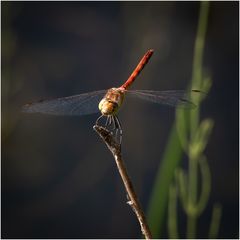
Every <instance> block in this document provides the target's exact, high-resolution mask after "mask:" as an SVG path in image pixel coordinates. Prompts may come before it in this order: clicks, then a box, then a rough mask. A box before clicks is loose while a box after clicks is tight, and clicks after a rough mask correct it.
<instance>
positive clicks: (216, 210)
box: [209, 204, 222, 239]
mask: <svg viewBox="0 0 240 240" xmlns="http://www.w3.org/2000/svg"><path fill="white" fill-rule="evenodd" d="M221 216H222V206H221V205H219V204H215V205H214V206H213V212H212V220H211V225H210V229H209V239H213V238H216V237H217V235H218V231H219V226H220V220H221Z"/></svg>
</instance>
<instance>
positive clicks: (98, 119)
mask: <svg viewBox="0 0 240 240" xmlns="http://www.w3.org/2000/svg"><path fill="white" fill-rule="evenodd" d="M102 117H104V115H101V116H100V117H98V118H97V120H96V123H95V124H96V125H98V126H99V125H100V124H99V121H100V119H101V118H102Z"/></svg>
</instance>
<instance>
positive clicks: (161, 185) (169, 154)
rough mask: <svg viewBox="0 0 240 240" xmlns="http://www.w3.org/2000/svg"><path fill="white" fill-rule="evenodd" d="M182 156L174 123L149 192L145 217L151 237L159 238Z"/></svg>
mask: <svg viewBox="0 0 240 240" xmlns="http://www.w3.org/2000/svg"><path fill="white" fill-rule="evenodd" d="M181 157H182V148H181V144H180V141H179V138H178V133H177V130H176V126H175V124H174V126H173V128H172V130H171V133H170V137H169V139H168V144H167V147H166V150H165V152H164V155H163V159H162V161H161V164H160V166H159V168H158V173H157V177H156V180H155V183H154V187H153V191H152V194H151V198H150V202H149V206H148V212H147V219H148V222H149V226H150V229H151V232H152V235H153V238H160V237H161V234H162V232H163V226H164V223H165V221H166V220H165V219H166V209H167V202H168V194H169V186H170V184H171V182H172V180H173V178H174V173H175V169H176V168H177V166H178V164H179V162H180V160H181Z"/></svg>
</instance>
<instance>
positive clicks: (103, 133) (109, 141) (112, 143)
mask: <svg viewBox="0 0 240 240" xmlns="http://www.w3.org/2000/svg"><path fill="white" fill-rule="evenodd" d="M93 129H94V130H95V131H96V132H97V133H98V135H99V136H100V138H101V139H102V140H103V141H104V143H105V144H106V145H107V147H108V149H109V150H110V152H111V153H112V155H113V157H114V159H115V162H116V164H117V168H118V171H119V173H120V176H121V178H122V181H123V184H124V187H125V189H126V192H127V197H128V198H129V199H128V201H127V204H128V205H129V206H131V207H132V209H133V211H134V213H135V214H136V216H137V219H138V221H139V224H140V226H141V231H142V234H143V235H144V237H145V238H146V239H151V238H152V235H151V232H150V229H149V227H148V224H147V221H146V218H145V215H144V213H143V210H142V208H141V205H140V202H139V201H138V198H137V195H136V193H135V190H134V188H133V185H132V182H131V180H130V177H129V176H128V173H127V169H126V167H125V164H124V162H123V159H122V156H121V144H119V143H117V142H116V140H115V138H114V135H113V134H112V132H110V131H109V130H108V129H106V128H104V127H102V126H99V125H94V126H93Z"/></svg>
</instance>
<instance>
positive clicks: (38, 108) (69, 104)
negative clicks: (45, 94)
mask: <svg viewBox="0 0 240 240" xmlns="http://www.w3.org/2000/svg"><path fill="white" fill-rule="evenodd" d="M106 92H107V90H100V91H96V92H89V93H83V94H79V95H73V96H70V97H63V98H56V99H52V100H41V101H39V102H34V103H29V104H26V105H24V106H23V108H22V111H23V112H27V113H46V114H52V115H75V116H81V115H87V114H92V113H97V112H98V111H99V109H98V103H99V101H100V100H101V99H102V98H103V96H104V95H105V93H106Z"/></svg>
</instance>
